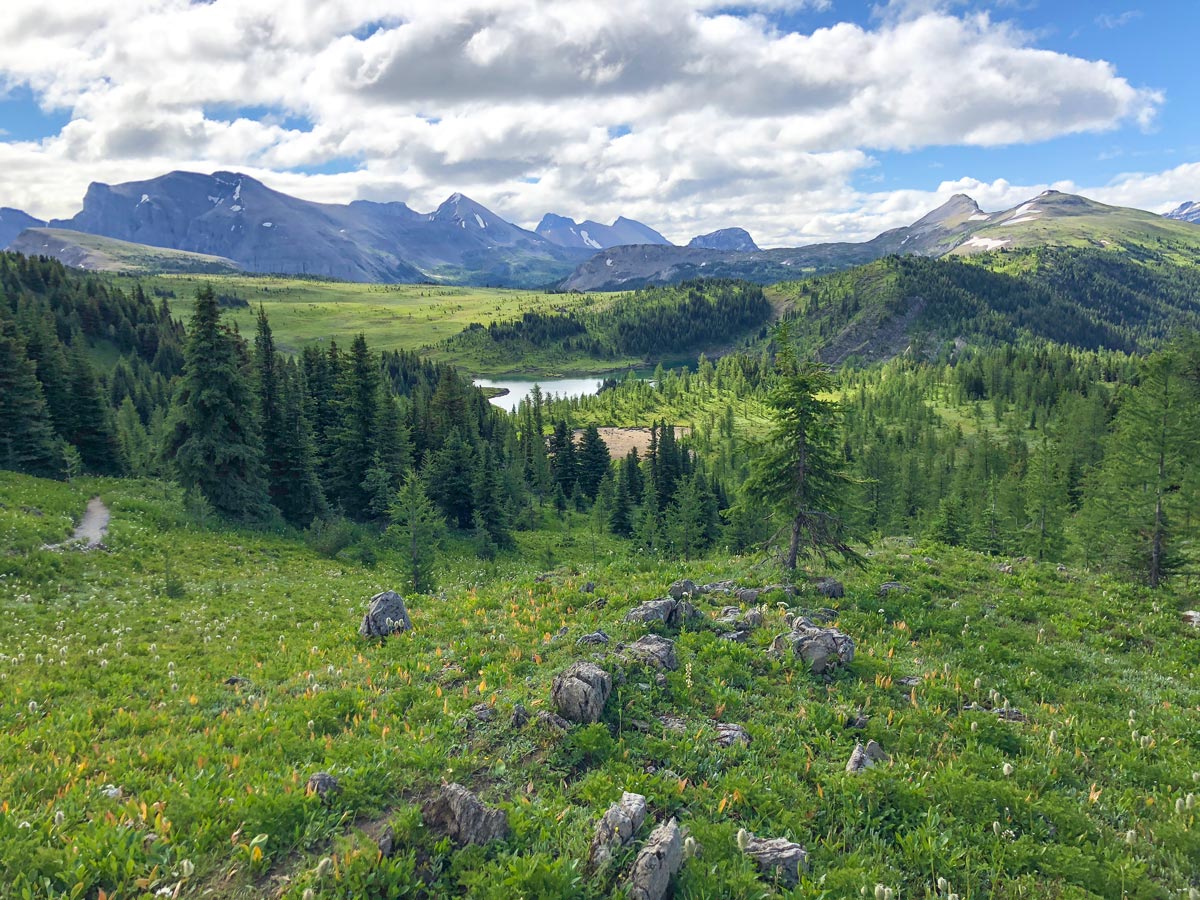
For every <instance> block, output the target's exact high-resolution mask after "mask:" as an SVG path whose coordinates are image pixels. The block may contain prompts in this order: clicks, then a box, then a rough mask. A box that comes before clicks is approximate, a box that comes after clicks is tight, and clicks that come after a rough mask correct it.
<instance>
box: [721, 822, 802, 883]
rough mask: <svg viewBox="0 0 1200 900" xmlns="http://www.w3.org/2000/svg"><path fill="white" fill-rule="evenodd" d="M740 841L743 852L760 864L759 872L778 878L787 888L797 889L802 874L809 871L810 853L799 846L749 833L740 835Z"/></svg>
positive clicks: (781, 839)
mask: <svg viewBox="0 0 1200 900" xmlns="http://www.w3.org/2000/svg"><path fill="white" fill-rule="evenodd" d="M738 839H739V840H738V845H739V846H741V847H742V848H743V849H742V852H743V853H745V854H746V855H747V856H749V857H750V858H751V859H753V860H754V861H755V862H756V863H758V868H759V871H761V872H762V873H763V874H764V875H766V876H767V877H768V878H772V879H775V878H778V879H779V881H780V883H781V884H783V885H784V886H786V887H795V886H796V885H797V884H799V883H800V873H801V872H807V871H808V851H807V850H805V849H804V848H803V847H801V846H800V845H799V844H795V843H792V842H791V841H788V840H784V839H783V838H758V837H755V836H754V835H752V834H749V833H746V834H745V835H744V836H743V835H741V834H739V835H738Z"/></svg>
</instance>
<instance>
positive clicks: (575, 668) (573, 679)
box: [550, 662, 612, 725]
mask: <svg viewBox="0 0 1200 900" xmlns="http://www.w3.org/2000/svg"><path fill="white" fill-rule="evenodd" d="M611 692H612V676H611V675H609V674H608V673H607V672H605V671H604V670H603V669H601V668H600V667H599V666H597V665H594V664H592V663H589V662H577V663H572V664H571V665H570V666H568V667H567V668H566V669H564V670H563V671H562V672H560V673H559V674H557V675H555V676H554V683H553V684H552V685H551V687H550V699H551V700H552V701H554V707H555V709H557V710H558V713H559V715H561V716H562V717H563V718H564V719H566V720H567V721H569V722H578V723H580V724H583V725H587V724H590V723H592V722H598V721H600V714H601V713H602V712H603V711H604V704H605V703H606V702H607V701H608V695H609V694H610V693H611Z"/></svg>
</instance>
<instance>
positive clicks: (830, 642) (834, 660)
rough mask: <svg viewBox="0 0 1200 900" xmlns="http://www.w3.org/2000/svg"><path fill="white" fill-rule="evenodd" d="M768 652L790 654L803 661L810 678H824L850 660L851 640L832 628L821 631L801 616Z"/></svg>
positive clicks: (851, 651)
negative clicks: (815, 676)
mask: <svg viewBox="0 0 1200 900" xmlns="http://www.w3.org/2000/svg"><path fill="white" fill-rule="evenodd" d="M771 652H772V653H776V654H785V653H789V652H790V653H792V654H793V655H795V656H797V657H799V658H800V659H802V660H804V662H805V663H807V664H808V667H809V668H810V669H811V670H812V672H813V674H814V675H825V674H827V673H829V672H832V671H833V670H835V669H837V668H839V667H840V666H845V665H848V664H849V663H850V662H852V661H853V660H854V640H853V639H852V638H851V637H850V636H849V635H847V634H843V633H842V632H841V631H838V629H836V628H822V627H820V626H819V625H814V624H813V623H812V622H811V621H810V620H809V619H806V618H804V617H803V616H801V617H799V618H797V619H796V620H795V621H794V622H793V623H792V630H791V631H790V632H789V633H787V634H781V635H779V636H778V637H777V638H775V640H774V641H773V642H772V643H771Z"/></svg>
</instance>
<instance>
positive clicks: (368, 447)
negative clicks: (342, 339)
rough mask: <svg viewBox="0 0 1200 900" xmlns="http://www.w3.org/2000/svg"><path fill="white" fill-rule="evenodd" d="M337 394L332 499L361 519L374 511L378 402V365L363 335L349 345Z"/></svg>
mask: <svg viewBox="0 0 1200 900" xmlns="http://www.w3.org/2000/svg"><path fill="white" fill-rule="evenodd" d="M337 393H338V413H339V416H338V418H339V421H338V427H337V430H336V431H335V432H334V439H333V453H332V470H331V481H332V495H333V496H334V497H335V498H336V499H337V501H338V502H339V503H341V504H342V507H343V508H344V509H345V510H346V512H347V513H348V514H349V515H351V516H355V517H362V516H365V515H369V513H370V509H371V497H370V495H369V494H368V489H367V474H368V473H369V472H370V470H371V466H372V465H373V463H374V462H375V446H374V440H375V433H376V425H377V423H376V410H377V406H376V404H377V402H378V399H379V361H378V360H377V359H376V358H375V356H374V354H373V353H371V351H370V349H368V347H367V338H366V336H365V335H363V334H359V335H357V336H356V337H355V338H354V342H353V343H352V344H351V345H350V354H349V359H348V361H347V363H346V365H345V367H344V369H343V371H342V377H341V379H340V382H339V384H338V392H337Z"/></svg>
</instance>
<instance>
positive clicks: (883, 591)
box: [879, 581, 912, 597]
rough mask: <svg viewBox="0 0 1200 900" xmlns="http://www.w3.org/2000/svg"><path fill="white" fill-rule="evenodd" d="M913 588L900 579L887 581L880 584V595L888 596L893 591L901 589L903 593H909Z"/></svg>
mask: <svg viewBox="0 0 1200 900" xmlns="http://www.w3.org/2000/svg"><path fill="white" fill-rule="evenodd" d="M911 590H912V588H910V587H909V586H908V585H907V584H903V583H901V582H899V581H885V582H884V583H883V584H881V585H880V586H879V596H880V597H886V596H887V595H888V594H890V593H892V592H893V591H899V592H900V593H902V594H907V593H908V592H909V591H911Z"/></svg>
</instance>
